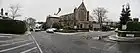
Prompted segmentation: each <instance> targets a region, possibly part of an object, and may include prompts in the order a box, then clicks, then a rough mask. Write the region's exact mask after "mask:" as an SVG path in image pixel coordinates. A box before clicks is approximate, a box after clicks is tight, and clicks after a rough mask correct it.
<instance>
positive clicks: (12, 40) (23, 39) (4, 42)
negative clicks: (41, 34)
mask: <svg viewBox="0 0 140 53" xmlns="http://www.w3.org/2000/svg"><path fill="white" fill-rule="evenodd" d="M16 40H18V41H22V40H24V39H13V40H4V41H0V42H2V43H5V42H10V41H16Z"/></svg>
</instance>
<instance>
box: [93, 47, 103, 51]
mask: <svg viewBox="0 0 140 53" xmlns="http://www.w3.org/2000/svg"><path fill="white" fill-rule="evenodd" d="M91 48H92V49H98V50H102V49H101V48H97V47H91Z"/></svg>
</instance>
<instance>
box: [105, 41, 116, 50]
mask: <svg viewBox="0 0 140 53" xmlns="http://www.w3.org/2000/svg"><path fill="white" fill-rule="evenodd" d="M115 45H117V43H115V44H114V45H112V46H111V47H109V48H108V49H107V50H108V51H109V50H110V49H112V48H113V47H114V46H115Z"/></svg>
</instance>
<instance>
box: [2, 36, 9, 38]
mask: <svg viewBox="0 0 140 53" xmlns="http://www.w3.org/2000/svg"><path fill="white" fill-rule="evenodd" d="M3 37H11V36H0V38H3Z"/></svg>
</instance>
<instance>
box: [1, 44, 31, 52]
mask: <svg viewBox="0 0 140 53" xmlns="http://www.w3.org/2000/svg"><path fill="white" fill-rule="evenodd" d="M33 43H34V42H30V43H26V44H23V45H19V46H16V47H12V48H8V49H3V50H0V53H1V52H5V51H9V50H13V49H17V48H20V47H24V46H27V45H30V44H33Z"/></svg>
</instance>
